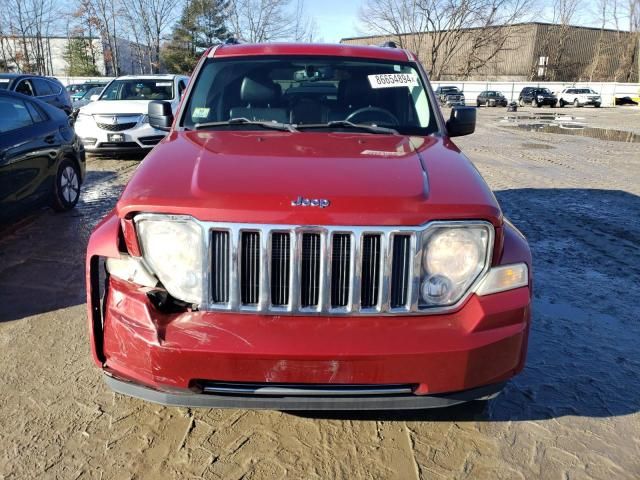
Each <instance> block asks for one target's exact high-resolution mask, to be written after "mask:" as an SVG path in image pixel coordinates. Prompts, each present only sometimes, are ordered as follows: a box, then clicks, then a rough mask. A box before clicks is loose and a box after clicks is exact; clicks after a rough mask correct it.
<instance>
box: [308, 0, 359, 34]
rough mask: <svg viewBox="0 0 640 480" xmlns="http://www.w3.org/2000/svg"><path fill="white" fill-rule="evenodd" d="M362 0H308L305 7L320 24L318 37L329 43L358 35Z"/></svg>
mask: <svg viewBox="0 0 640 480" xmlns="http://www.w3.org/2000/svg"><path fill="white" fill-rule="evenodd" d="M360 4H361V2H360V0H307V1H306V2H305V8H306V10H307V14H308V15H309V16H310V17H313V18H315V20H316V23H317V25H318V38H319V39H321V40H323V41H325V42H329V43H334V42H339V41H340V39H341V38H345V37H355V36H357V35H358V33H359V32H358V30H357V23H358V9H359V8H360Z"/></svg>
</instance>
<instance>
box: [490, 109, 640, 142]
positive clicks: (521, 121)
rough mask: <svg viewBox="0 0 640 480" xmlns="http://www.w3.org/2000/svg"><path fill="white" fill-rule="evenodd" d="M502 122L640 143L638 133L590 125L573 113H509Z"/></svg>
mask: <svg viewBox="0 0 640 480" xmlns="http://www.w3.org/2000/svg"><path fill="white" fill-rule="evenodd" d="M500 123H503V124H507V126H509V127H516V128H520V129H522V130H527V131H530V132H539V133H556V134H560V135H576V136H581V137H591V138H597V139H599V140H607V141H612V142H625V143H640V135H638V134H636V133H633V132H625V131H623V130H614V129H610V128H594V127H588V126H587V125H586V123H585V122H584V117H573V116H571V115H558V114H553V113H546V114H545V113H543V114H538V115H507V116H505V117H503V118H502V119H501V120H500ZM532 145H534V144H532ZM532 148H542V147H532Z"/></svg>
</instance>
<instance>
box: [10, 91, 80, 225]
mask: <svg viewBox="0 0 640 480" xmlns="http://www.w3.org/2000/svg"><path fill="white" fill-rule="evenodd" d="M0 112H1V114H0V220H2V221H3V222H6V221H7V220H11V219H14V218H16V217H18V216H19V215H21V214H23V213H24V212H25V211H26V210H29V209H32V208H34V207H35V206H38V205H42V204H45V203H48V204H49V205H50V206H51V207H52V208H53V209H54V210H56V211H64V210H69V209H71V208H73V207H75V205H76V203H78V199H79V198H80V185H81V184H82V181H83V179H84V176H85V171H86V163H85V153H84V147H83V146H82V143H81V142H80V141H79V140H78V137H77V136H76V134H75V132H74V131H73V128H72V127H71V126H70V123H69V122H70V121H69V118H68V117H67V115H66V114H65V113H64V112H63V111H62V110H60V109H58V108H55V107H52V106H51V105H49V104H47V103H45V102H42V101H40V100H38V99H35V98H32V97H28V96H26V95H21V94H18V93H14V92H7V91H2V90H0Z"/></svg>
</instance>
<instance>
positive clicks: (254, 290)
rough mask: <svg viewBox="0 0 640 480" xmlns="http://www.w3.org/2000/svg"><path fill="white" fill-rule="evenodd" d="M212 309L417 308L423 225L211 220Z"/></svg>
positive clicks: (378, 310) (209, 274) (380, 310)
mask: <svg viewBox="0 0 640 480" xmlns="http://www.w3.org/2000/svg"><path fill="white" fill-rule="evenodd" d="M205 225H208V227H207V228H208V229H209V232H210V233H209V236H208V238H209V246H208V248H209V258H210V261H209V265H210V267H209V270H208V271H207V272H205V276H206V277H207V279H208V280H207V281H208V285H209V295H208V300H207V302H206V304H205V305H203V308H204V309H205V310H207V309H208V310H226V311H253V312H256V311H260V312H273V313H277V314H280V313H282V314H295V313H300V314H313V313H315V314H336V315H339V314H353V313H357V314H362V315H366V314H376V313H402V312H411V311H416V310H417V305H418V292H417V283H418V281H417V279H415V278H414V277H415V276H416V275H415V272H417V271H418V270H419V262H420V258H419V256H418V255H417V254H416V245H417V244H418V240H417V239H418V238H419V235H420V232H419V231H414V230H412V229H409V228H404V229H403V228H400V229H391V228H379V230H378V231H376V227H367V228H363V227H350V228H348V229H345V228H344V227H302V226H283V225H271V226H266V225H260V226H258V225H247V224H223V223H215V224H205Z"/></svg>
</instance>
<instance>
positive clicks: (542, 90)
mask: <svg viewBox="0 0 640 480" xmlns="http://www.w3.org/2000/svg"><path fill="white" fill-rule="evenodd" d="M538 93H539V94H542V95H551V90H549V89H548V88H539V89H538Z"/></svg>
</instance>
